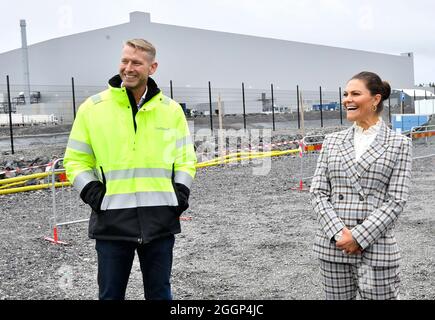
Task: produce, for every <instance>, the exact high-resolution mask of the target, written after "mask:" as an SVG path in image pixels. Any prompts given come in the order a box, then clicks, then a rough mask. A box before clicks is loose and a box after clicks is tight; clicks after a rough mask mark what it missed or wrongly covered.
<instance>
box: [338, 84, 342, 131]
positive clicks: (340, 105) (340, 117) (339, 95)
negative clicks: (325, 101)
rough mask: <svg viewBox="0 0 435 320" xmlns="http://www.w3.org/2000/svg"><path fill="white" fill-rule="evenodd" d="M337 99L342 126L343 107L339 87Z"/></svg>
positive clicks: (339, 88)
mask: <svg viewBox="0 0 435 320" xmlns="http://www.w3.org/2000/svg"><path fill="white" fill-rule="evenodd" d="M338 97H339V99H340V124H341V125H343V107H342V101H341V87H338Z"/></svg>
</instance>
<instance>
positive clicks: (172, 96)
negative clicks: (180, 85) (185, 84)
mask: <svg viewBox="0 0 435 320" xmlns="http://www.w3.org/2000/svg"><path fill="white" fill-rule="evenodd" d="M169 88H170V91H171V99H174V92H173V91H172V80H169Z"/></svg>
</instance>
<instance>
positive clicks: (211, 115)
mask: <svg viewBox="0 0 435 320" xmlns="http://www.w3.org/2000/svg"><path fill="white" fill-rule="evenodd" d="M208 100H209V104H210V130H211V133H212V134H213V111H212V105H211V84H210V81H209V82H208Z"/></svg>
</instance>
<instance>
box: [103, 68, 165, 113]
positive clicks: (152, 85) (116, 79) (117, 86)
mask: <svg viewBox="0 0 435 320" xmlns="http://www.w3.org/2000/svg"><path fill="white" fill-rule="evenodd" d="M121 83H122V79H121V76H120V75H119V74H117V75H115V76H113V77H112V78H110V79H109V89H110V90H111V91H112V92H113V93H115V94H116V95H117V96H119V98H120V100H121V101H125V98H126V97H125V94H127V97H128V99H129V100H130V101H131V102H132V103H133V101H135V100H134V97H133V93H132V92H131V91H130V90H129V89H127V88H125V87H121ZM147 87H148V91H147V94H146V96H145V103H144V105H146V104H147V103H148V102H149V101H150V100H151V99H153V98H154V97H155V96H157V95H158V94H159V93H160V89H159V87H158V86H157V83H156V82H155V81H154V80H153V79H152V78H150V77H148V82H147ZM132 103H131V104H132ZM135 106H136V105H135V104H134V105H133V107H135ZM153 108H154V107H153V105H150V106H149V107H148V106H146V109H153Z"/></svg>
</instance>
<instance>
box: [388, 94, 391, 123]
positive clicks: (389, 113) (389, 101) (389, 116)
mask: <svg viewBox="0 0 435 320" xmlns="http://www.w3.org/2000/svg"><path fill="white" fill-rule="evenodd" d="M388 120H389V122H390V124H391V98H390V97H388Z"/></svg>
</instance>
